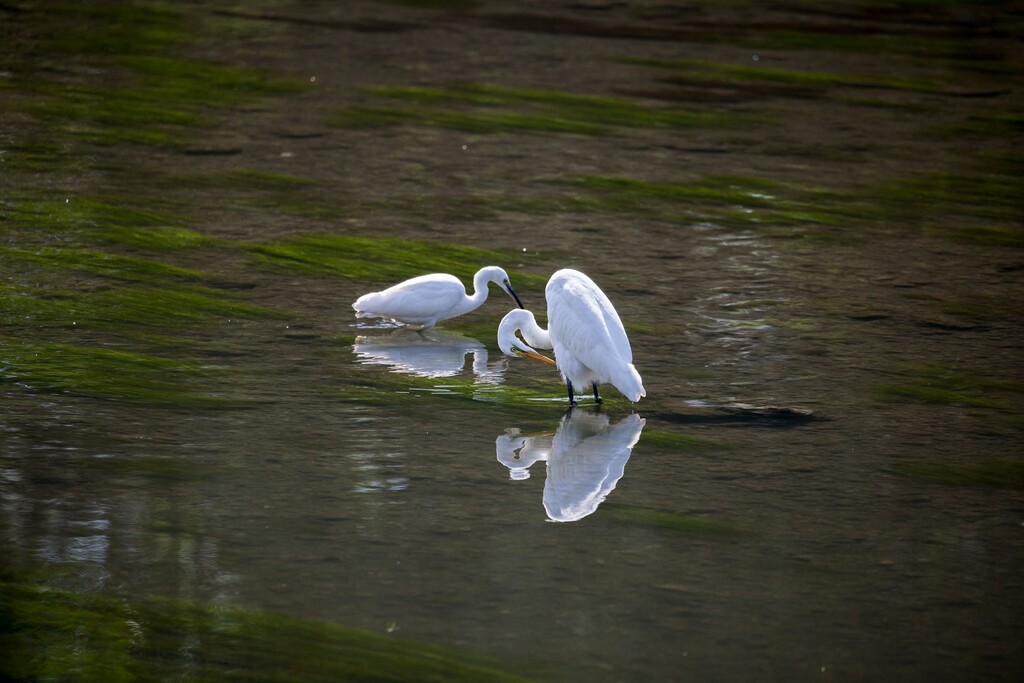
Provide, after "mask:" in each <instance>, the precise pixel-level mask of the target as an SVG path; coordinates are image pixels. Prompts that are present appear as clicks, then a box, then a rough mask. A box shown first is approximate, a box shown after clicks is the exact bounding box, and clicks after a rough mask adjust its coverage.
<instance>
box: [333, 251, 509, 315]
mask: <svg viewBox="0 0 1024 683" xmlns="http://www.w3.org/2000/svg"><path fill="white" fill-rule="evenodd" d="M491 282H493V283H495V284H496V285H498V286H499V287H501V288H502V289H504V290H505V292H506V293H507V294H508V295H509V296H510V297H512V298H513V299H515V301H516V304H517V305H518V306H519V307H520V308H522V307H523V304H522V302H521V301H519V297H518V296H517V295H516V292H515V290H514V289H512V285H511V284H509V281H508V274H507V273H506V272H505V271H504V270H503V269H501V268H499V267H498V266H487V267H485V268H481V269H480V270H478V271H477V272H476V275H474V276H473V290H474V291H473V296H469V295H468V294H466V289H465V288H464V287H463V286H462V283H461V282H460V281H459V279H458V278H457V277H455V276H454V275H448V274H447V273H434V274H432V275H421V276H419V277H414V278H412V279H411V280H406V281H405V282H401V283H399V284H397V285H394V286H393V287H388V288H387V289H385V290H384V291H381V292H370V293H369V294H364V295H362V296H361V297H359V298H358V299H356V302H355V303H354V304H352V308H354V309H355V310H356V317H357V318H390V319H392V320H397V321H398V322H400V323H404V324H406V325H415V326H418V327H433V326H434V325H436V324H437V323H438V322H439V321H441V320H447V319H448V318H454V317H455V316H459V315H463V314H465V313H469V312H470V311H473V310H476V309H477V308H479V307H480V305H481V304H483V302H485V301H487V285H488V283H491Z"/></svg>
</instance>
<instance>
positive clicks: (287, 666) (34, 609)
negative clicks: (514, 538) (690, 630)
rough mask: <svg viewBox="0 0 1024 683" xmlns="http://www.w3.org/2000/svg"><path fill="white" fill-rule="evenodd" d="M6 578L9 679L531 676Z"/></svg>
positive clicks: (394, 643)
mask: <svg viewBox="0 0 1024 683" xmlns="http://www.w3.org/2000/svg"><path fill="white" fill-rule="evenodd" d="M5 574H7V575H6V576H3V577H2V579H0V613H2V615H3V637H2V638H0V678H4V679H5V680H25V681H28V680H86V681H131V680H172V679H179V678H187V679H189V680H200V681H218V680H248V681H267V682H271V681H282V682H283V681H296V680H304V681H356V680H359V681H371V680H373V681H395V682H398V681H495V682H505V683H513V682H515V681H524V682H525V681H526V680H527V679H525V678H522V677H519V676H517V675H515V674H512V673H508V672H506V671H503V670H502V669H501V668H499V665H498V664H497V663H496V662H493V661H490V660H486V659H483V658H478V657H473V656H467V655H462V654H460V653H457V652H454V651H451V650H446V649H444V648H441V647H438V646H434V645H428V644H425V643H419V642H416V641H412V640H404V639H399V638H394V637H390V636H385V635H382V634H377V633H373V632H371V631H364V630H359V629H354V628H349V627H346V626H343V625H340V624H334V623H330V622H323V621H315V620H305V619H297V618H294V617H286V616H282V615H277V614H273V613H270V612H261V611H256V610H247V609H240V608H226V607H220V606H216V605H203V604H198V603H191V602H185V601H179V600H162V599H144V600H128V599H125V598H122V597H118V596H107V595H101V594H94V593H78V592H73V591H69V590H65V589H61V588H58V587H52V586H49V585H47V584H46V583H42V582H38V583H33V582H30V581H29V580H26V579H25V578H23V577H17V576H13V575H10V572H5ZM37 581H39V580H38V579H37Z"/></svg>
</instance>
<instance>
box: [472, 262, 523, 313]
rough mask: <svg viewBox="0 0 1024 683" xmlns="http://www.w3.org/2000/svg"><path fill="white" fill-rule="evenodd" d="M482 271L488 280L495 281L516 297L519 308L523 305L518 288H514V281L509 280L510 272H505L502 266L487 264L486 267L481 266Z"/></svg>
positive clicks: (511, 295)
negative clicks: (517, 291)
mask: <svg viewBox="0 0 1024 683" xmlns="http://www.w3.org/2000/svg"><path fill="white" fill-rule="evenodd" d="M480 272H481V273H483V275H484V278H486V280H487V281H488V282H493V283H494V284H496V285H498V286H499V287H501V288H502V289H503V290H505V293H506V294H508V295H509V296H510V297H512V298H513V299H515V302H516V306H519V308H522V307H523V302H522V301H520V300H519V295H518V294H516V290H514V289H512V283H511V282H510V281H509V279H508V273H506V272H505V269H504V268H501V267H500V266H487V267H486V268H481V269H480Z"/></svg>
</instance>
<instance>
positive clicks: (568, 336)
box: [498, 268, 647, 405]
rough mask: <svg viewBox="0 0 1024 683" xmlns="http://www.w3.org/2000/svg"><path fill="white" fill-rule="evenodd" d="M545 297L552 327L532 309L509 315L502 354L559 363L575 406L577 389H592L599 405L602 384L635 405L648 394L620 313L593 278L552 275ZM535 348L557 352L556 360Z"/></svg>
mask: <svg viewBox="0 0 1024 683" xmlns="http://www.w3.org/2000/svg"><path fill="white" fill-rule="evenodd" d="M544 296H545V298H547V302H548V329H546V330H545V329H544V328H542V327H541V326H540V325H538V324H537V319H536V318H535V317H534V315H533V312H532V311H529V310H526V309H523V308H520V309H519V310H512V311H509V312H508V313H507V314H506V315H505V317H504V318H502V320H501V324H499V325H498V346H499V347H501V350H502V351H503V352H504V353H506V354H509V355H517V356H524V357H526V358H532V359H534V360H539V361H542V362H545V363H550V364H553V365H555V366H556V367H557V368H558V371H559V372H560V373H561V374H562V379H563V380H564V381H565V386H566V389H567V390H568V392H569V403H571V404H573V405H575V403H576V397H575V393H574V392H575V388H576V387H590V388H592V389H593V391H594V400H596V401H597V402H598V403H600V402H601V396H600V394H599V393H598V389H597V387H598V385H599V384H611V385H612V386H614V387H615V388H616V389H618V390H619V391H620V392H622V395H623V396H625V397H626V398H628V399H629V400H630V401H633V402H634V403H635V402H636V401H639V400H640V398H641V397H642V396H646V395H647V392H646V391H645V390H644V385H643V381H642V380H641V379H640V373H638V372H637V371H636V368H635V367H634V366H633V351H632V349H631V348H630V346H629V339H628V338H627V337H626V330H625V328H623V326H622V321H621V320H620V319H619V314H618V313H616V312H615V307H614V306H612V302H611V301H609V299H608V297H607V296H605V293H604V292H602V291H601V288H600V287H598V286H597V285H596V284H595V283H594V281H593V280H591V279H590V278H589V277H587V276H586V275H584V274H583V273H581V272H579V271H578V270H572V269H569V268H565V269H562V270H559V271H558V272H556V273H555V274H554V275H552V276H551V279H550V280H548V284H547V287H545V289H544ZM517 332H519V333H520V334H521V335H522V338H520V337H519V336H518V335H517V334H516V333H517ZM537 348H541V349H553V350H554V352H555V360H553V361H552V360H551V359H550V358H548V357H547V356H544V355H543V354H541V353H540V352H538V351H537Z"/></svg>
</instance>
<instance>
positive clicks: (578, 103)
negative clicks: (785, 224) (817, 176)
mask: <svg viewBox="0 0 1024 683" xmlns="http://www.w3.org/2000/svg"><path fill="white" fill-rule="evenodd" d="M363 91H364V92H365V93H366V94H368V95H371V96H374V97H377V98H384V99H396V100H400V101H403V102H407V103H409V104H410V105H411V106H407V107H396V106H384V105H356V106H352V107H348V108H346V109H342V110H338V111H336V112H335V113H334V114H333V115H332V116H331V118H330V119H329V120H328V122H329V123H330V124H331V125H335V126H341V127H349V128H355V127H368V126H384V125H392V124H397V123H405V122H410V123H418V124H421V125H430V126H438V127H442V128H455V129H459V130H465V131H470V132H475V133H500V132H510V131H517V130H518V131H526V132H549V133H575V134H579V135H605V134H610V133H612V132H614V131H615V129H616V128H617V127H626V128H694V127H715V128H722V127H736V126H740V125H750V124H752V123H755V122H759V121H763V120H764V117H755V116H753V115H750V114H740V113H734V112H723V111H715V110H712V109H698V108H692V107H691V108H689V109H667V108H655V107H652V106H649V105H644V104H640V103H639V101H637V100H632V99H627V98H622V97H606V96H598V95H585V94H577V93H570V92H562V91H557V90H542V89H538V88H511V87H508V86H502V85H498V84H494V83H463V84H458V85H453V86H448V87H441V88H430V87H421V86H404V87H398V86H367V87H365V88H364V89H363ZM439 107H448V108H444V109H442V108H439ZM452 107H470V108H471V110H470V111H464V110H461V109H452Z"/></svg>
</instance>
